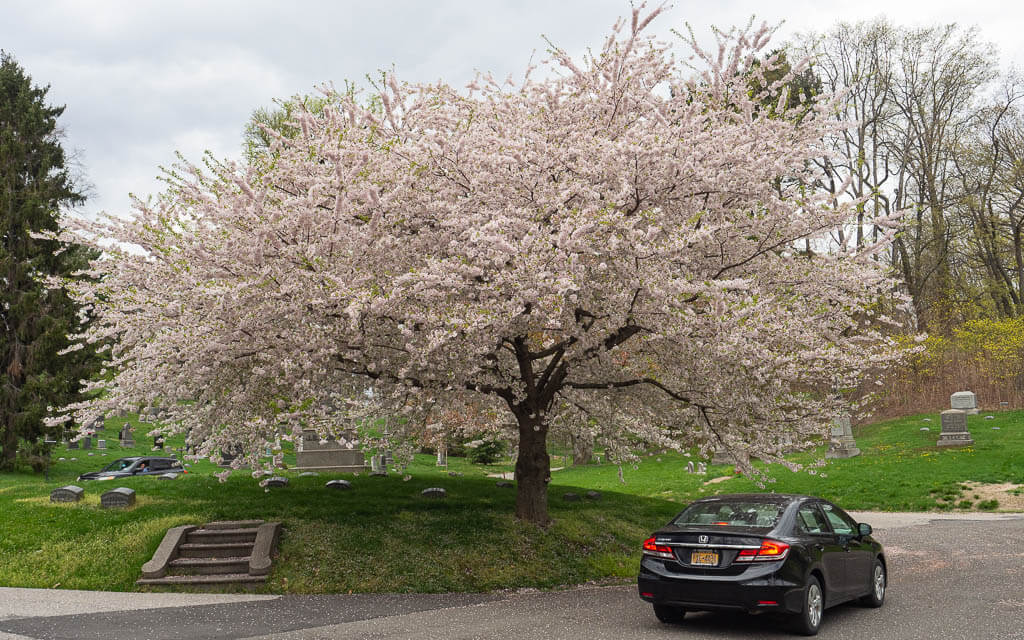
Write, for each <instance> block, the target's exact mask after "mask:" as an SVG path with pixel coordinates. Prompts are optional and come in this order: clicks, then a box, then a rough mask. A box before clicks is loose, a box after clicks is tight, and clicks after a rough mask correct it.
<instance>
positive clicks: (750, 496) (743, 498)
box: [693, 493, 821, 504]
mask: <svg viewBox="0 0 1024 640" xmlns="http://www.w3.org/2000/svg"><path fill="white" fill-rule="evenodd" d="M820 499H821V498H815V497H813V496H805V495H802V494H799V493H725V494H720V495H717V496H708V497H706V498H701V499H699V500H694V501H693V504H696V503H704V502H770V503H773V504H789V503H791V502H796V501H797V500H820Z"/></svg>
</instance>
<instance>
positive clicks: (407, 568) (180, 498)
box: [0, 412, 1024, 593]
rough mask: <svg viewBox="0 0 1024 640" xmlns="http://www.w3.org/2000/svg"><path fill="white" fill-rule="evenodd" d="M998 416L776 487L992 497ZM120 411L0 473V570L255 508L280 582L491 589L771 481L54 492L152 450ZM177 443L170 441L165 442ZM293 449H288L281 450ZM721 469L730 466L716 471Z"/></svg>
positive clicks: (914, 505) (420, 461)
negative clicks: (521, 509) (520, 500)
mask: <svg viewBox="0 0 1024 640" xmlns="http://www.w3.org/2000/svg"><path fill="white" fill-rule="evenodd" d="M985 415H986V414H984V413H983V414H981V415H979V416H971V417H970V418H969V422H968V426H969V428H970V430H971V435H972V437H973V438H974V440H975V444H974V445H973V446H971V447H968V448H964V449H956V450H940V449H939V448H938V447H936V446H935V443H936V441H937V440H938V437H939V431H940V427H939V418H938V415H937V414H932V415H922V416H914V417H910V418H904V419H900V420H893V421H887V422H882V423H878V424H873V425H868V426H864V427H860V428H856V429H855V433H854V435H855V437H856V439H857V444H858V446H859V447H860V449H861V450H862V452H863V453H862V455H860V456H859V457H856V458H850V459H844V460H831V461H829V464H828V465H827V466H826V467H824V468H823V469H820V470H818V473H817V474H815V475H811V474H809V473H807V472H800V473H793V472H790V471H788V470H786V469H784V468H782V467H779V466H773V467H772V468H770V469H769V472H770V474H771V475H772V476H773V478H774V479H775V482H773V483H771V484H769V485H768V486H767V489H766V490H772V491H778V492H799V493H809V494H814V495H820V496H823V497H826V498H829V499H831V500H834V501H836V502H838V503H839V504H840V505H842V506H844V507H846V508H848V509H874V510H889V511H900V510H911V511H922V510H934V509H946V510H948V509H965V508H970V509H977V508H979V506H980V507H981V508H992V507H993V505H991V504H980V505H979V503H978V501H975V500H973V499H972V498H973V496H971V495H970V492H969V491H968V492H966V493H963V485H962V483H963V482H966V481H977V482H986V483H995V482H1013V483H1018V484H1022V483H1024V412H999V413H994V414H990V415H994V419H991V420H985V419H984V416H985ZM925 419H928V420H930V422H926V421H925ZM122 421H123V420H117V421H115V420H111V421H108V424H107V429H106V431H105V434H106V437H107V442H108V446H110V447H111V449H108V450H107V451H106V452H104V451H97V450H95V449H94V450H93V451H92V453H93V454H94V455H93V456H88V455H87V453H88V452H86V451H82V450H71V451H68V450H66V449H63V448H60V449H58V451H56V452H55V454H54V463H53V465H52V467H51V469H50V480H49V482H47V481H45V480H44V478H43V476H42V474H38V475H37V474H31V473H28V472H26V473H7V474H0V585H2V586H20V587H60V588H67V589H105V590H132V589H135V585H134V581H135V579H136V578H137V577H138V576H139V571H140V567H141V566H142V564H143V563H144V562H146V561H147V560H148V559H149V558H150V557H151V556H152V553H153V551H154V550H155V549H156V547H157V545H158V544H159V542H160V540H161V539H162V537H163V534H164V533H165V532H166V530H167V529H168V528H169V527H172V526H176V525H180V524H201V523H204V522H207V521H211V520H225V519H250V518H261V519H264V520H279V521H281V522H282V523H283V524H284V527H285V532H284V535H283V537H282V540H281V545H280V557H279V558H278V559H277V560H276V561H275V563H274V569H273V573H272V574H271V579H270V581H269V582H268V583H267V585H266V586H265V587H263V588H262V589H263V590H264V591H266V592H271V593H346V592H349V591H351V592H411V591H416V592H443V591H487V590H493V589H502V588H516V587H541V588H553V587H558V586H561V585H569V584H577V583H581V582H586V581H589V580H628V579H631V578H632V577H634V576H635V571H636V567H637V564H638V562H639V557H640V554H639V551H638V550H639V545H640V542H641V541H642V540H643V538H644V537H645V536H646V535H647V534H648V533H649V532H650V531H651V530H653V529H654V528H656V527H658V526H660V525H662V524H664V522H665V521H667V520H668V519H669V518H670V517H672V515H674V514H675V513H676V512H677V511H678V510H679V509H680V508H681V505H682V503H685V502H687V501H689V500H691V499H693V498H696V497H700V496H704V495H710V494H713V493H716V492H722V493H731V492H737V491H761V489H758V488H757V487H756V486H755V485H754V484H753V483H752V482H751V481H750V480H748V479H746V478H742V477H732V468H731V467H727V466H721V465H717V466H710V467H709V473H708V475H707V476H699V475H691V474H687V473H686V468H685V467H686V460H687V459H686V458H684V457H682V456H679V455H677V454H658V453H652V454H651V455H650V456H647V457H645V459H644V461H643V462H642V463H641V464H639V465H637V467H636V468H633V467H632V466H628V467H624V468H623V476H624V478H625V480H626V483H625V484H622V483H620V481H619V478H618V467H616V466H615V465H611V464H594V465H588V466H585V467H575V468H574V467H570V468H567V469H564V470H561V471H556V472H554V473H553V474H552V482H551V485H550V489H549V501H550V513H551V517H552V518H553V519H554V524H553V525H552V526H551V527H549V528H548V529H545V530H541V529H538V528H536V527H533V526H531V525H525V524H522V523H519V522H518V521H516V519H515V518H514V517H513V515H512V512H513V507H514V502H515V492H514V490H512V489H501V488H498V487H496V486H495V480H494V478H489V477H487V474H488V473H494V472H498V471H502V470H505V468H507V465H500V464H499V465H492V466H490V467H483V466H479V465H472V464H469V463H467V462H466V461H465V460H464V459H461V458H449V463H450V465H449V468H448V471H452V472H455V473H461V474H462V475H461V476H456V477H452V476H450V475H448V473H447V472H446V471H445V470H444V469H438V468H437V467H435V466H434V458H433V456H426V455H421V456H417V459H416V461H415V463H414V464H413V466H412V467H410V469H409V474H410V475H411V476H412V477H411V479H408V480H405V479H403V477H402V476H401V475H396V474H394V473H392V474H391V475H389V476H388V477H387V478H371V477H369V476H368V474H365V473H364V474H360V475H358V476H353V475H352V474H337V475H329V474H321V475H320V476H319V477H306V478H300V477H298V473H297V472H294V471H285V472H283V475H286V476H289V477H290V478H291V483H290V485H289V486H288V487H285V488H280V489H270V490H266V489H264V488H261V487H260V486H258V484H257V481H256V480H253V479H252V478H251V477H250V475H249V474H248V473H246V472H236V473H235V474H234V475H232V477H231V478H230V479H229V480H228V481H227V482H226V483H223V484H221V483H219V482H218V481H217V480H216V479H215V478H213V477H212V474H213V473H214V472H215V471H216V470H217V468H216V467H215V466H214V465H212V464H210V463H208V462H200V463H196V464H194V465H193V466H192V467H191V468H190V469H189V471H190V472H189V473H188V474H186V475H183V476H181V477H179V478H178V479H177V480H173V481H170V480H161V479H158V478H155V477H148V478H129V479H124V480H115V481H110V482H95V481H94V482H83V483H77V484H79V486H83V487H84V488H85V489H86V497H85V498H84V499H83V501H82V502H80V503H76V504H58V503H51V502H50V501H49V494H50V491H51V490H52V489H54V488H57V487H60V486H63V485H66V484H72V483H76V482H75V478H76V477H77V476H78V474H79V473H81V472H83V471H91V470H96V469H99V468H101V467H102V466H104V465H105V464H106V463H107V462H109V461H111V460H113V459H115V458H117V457H120V456H124V455H133V454H142V453H149V452H150V449H149V446H142V445H143V444H146V445H148V444H149V442H150V441H149V440H148V439H145V438H144V436H143V435H142V432H143V430H142V429H138V430H137V440H136V441H137V442H138V444H139V445H140V446H139V447H137V448H135V449H134V450H123V449H120V448H119V447H118V446H117V440H116V438H117V432H118V429H119V428H120V424H121V422H122ZM922 427H927V428H929V429H930V431H928V432H923V431H920V429H921V428H922ZM993 427H999V429H998V430H996V429H993ZM102 434H103V432H101V435H102ZM179 444H180V442H176V441H175V440H172V441H171V442H170V443H169V446H170V447H174V446H176V445H179ZM103 453H106V456H105V457H103V456H102V454H103ZM59 457H63V458H65V460H63V461H59V460H57V458H59ZM73 457H74V458H77V460H75V461H72V460H71V458H73ZM797 457H798V458H800V457H802V458H803V459H804V460H810V459H812V458H814V457H815V456H814V455H812V454H800V455H799V456H797ZM293 462H294V457H293V456H286V463H293ZM559 462H560V460H556V461H555V464H556V465H557V464H558V463H559ZM334 477H344V478H346V479H348V480H350V481H351V482H352V485H353V489H352V490H351V491H334V490H327V489H325V488H324V486H323V485H324V483H325V482H326V481H327V480H329V479H331V478H334ZM721 477H728V478H729V479H727V480H725V481H722V482H714V483H710V484H706V483H707V482H708V481H709V480H713V479H716V478H721ZM117 486H126V487H131V488H133V489H135V490H136V492H137V498H138V503H137V505H136V506H135V507H134V508H132V509H128V510H105V509H101V508H100V507H99V496H100V494H101V493H102V492H103V491H106V490H108V489H111V488H114V487H117ZM434 486H440V487H444V488H445V489H447V491H448V498H447V499H445V500H426V499H423V498H422V497H420V495H419V493H420V491H422V490H423V489H425V488H427V487H434ZM591 489H595V490H598V491H600V492H601V493H602V494H603V495H602V498H601V499H600V500H598V501H591V500H583V501H580V502H566V501H564V500H563V499H562V495H563V494H564V493H566V492H570V491H572V492H576V493H580V494H582V493H584V492H586V491H588V490H591ZM968 503H970V504H968Z"/></svg>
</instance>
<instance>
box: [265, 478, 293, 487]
mask: <svg viewBox="0 0 1024 640" xmlns="http://www.w3.org/2000/svg"><path fill="white" fill-rule="evenodd" d="M265 486H268V487H287V486H288V478H283V477H281V476H274V477H273V478H270V479H269V480H267V484H266V485H265Z"/></svg>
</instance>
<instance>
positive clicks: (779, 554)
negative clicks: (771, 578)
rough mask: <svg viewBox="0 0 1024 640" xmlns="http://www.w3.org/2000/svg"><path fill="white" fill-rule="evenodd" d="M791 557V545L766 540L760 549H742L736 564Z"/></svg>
mask: <svg viewBox="0 0 1024 640" xmlns="http://www.w3.org/2000/svg"><path fill="white" fill-rule="evenodd" d="M787 555H789V545H788V544H786V543H785V542H779V541H778V540H765V541H763V542H761V547H760V548H759V549H741V550H740V552H739V554H738V555H737V556H736V560H735V562H765V561H768V560H782V559H783V558H785V557H786V556H787Z"/></svg>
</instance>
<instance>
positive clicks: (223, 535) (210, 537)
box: [185, 528, 257, 544]
mask: <svg viewBox="0 0 1024 640" xmlns="http://www.w3.org/2000/svg"><path fill="white" fill-rule="evenodd" d="M256 531H257V530H256V529H255V528H252V529H250V528H245V529H196V530H195V531H190V532H188V534H187V535H186V536H185V543H186V544H197V543H199V544H237V543H241V542H247V543H249V544H252V543H253V542H255V541H256Z"/></svg>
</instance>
